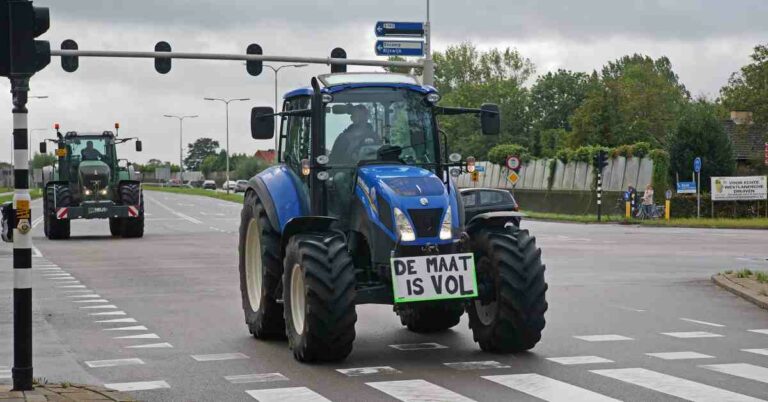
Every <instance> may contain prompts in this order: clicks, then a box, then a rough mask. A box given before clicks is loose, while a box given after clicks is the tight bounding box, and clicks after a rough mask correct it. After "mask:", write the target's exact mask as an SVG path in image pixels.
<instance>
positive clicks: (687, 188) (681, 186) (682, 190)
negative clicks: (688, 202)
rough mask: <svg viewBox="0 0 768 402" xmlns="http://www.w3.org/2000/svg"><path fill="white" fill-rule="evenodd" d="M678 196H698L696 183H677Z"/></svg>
mask: <svg viewBox="0 0 768 402" xmlns="http://www.w3.org/2000/svg"><path fill="white" fill-rule="evenodd" d="M677 193H678V194H696V182H695V181H679V182H677Z"/></svg>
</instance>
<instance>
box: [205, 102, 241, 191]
mask: <svg viewBox="0 0 768 402" xmlns="http://www.w3.org/2000/svg"><path fill="white" fill-rule="evenodd" d="M203 99H205V100H207V101H218V102H223V103H224V109H225V110H226V116H227V117H226V119H227V143H226V148H227V149H226V151H225V153H226V155H227V181H226V182H225V183H224V187H225V188H226V190H227V194H229V102H233V101H239V102H244V101H248V100H251V99H250V98H232V99H223V98H203Z"/></svg>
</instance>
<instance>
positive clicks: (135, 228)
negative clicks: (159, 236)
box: [110, 183, 144, 237]
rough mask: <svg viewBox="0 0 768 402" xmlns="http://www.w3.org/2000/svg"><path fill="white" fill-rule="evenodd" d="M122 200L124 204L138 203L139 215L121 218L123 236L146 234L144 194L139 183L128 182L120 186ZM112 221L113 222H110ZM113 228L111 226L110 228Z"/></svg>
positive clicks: (141, 235)
mask: <svg viewBox="0 0 768 402" xmlns="http://www.w3.org/2000/svg"><path fill="white" fill-rule="evenodd" d="M120 202H121V203H122V204H123V205H138V206H139V216H138V217H136V218H124V219H121V220H122V221H123V222H122V231H121V234H122V236H123V237H143V236H144V194H143V193H142V191H141V186H140V185H139V184H138V183H127V184H123V185H121V186H120ZM110 223H111V222H110ZM110 229H111V228H110Z"/></svg>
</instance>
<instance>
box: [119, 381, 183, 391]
mask: <svg viewBox="0 0 768 402" xmlns="http://www.w3.org/2000/svg"><path fill="white" fill-rule="evenodd" d="M104 387H106V388H110V389H114V390H115V391H120V392H129V391H148V390H152V389H165V388H171V386H170V385H168V383H167V382H165V381H162V380H160V381H138V382H120V383H112V384H104Z"/></svg>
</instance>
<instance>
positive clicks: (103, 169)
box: [77, 161, 110, 191]
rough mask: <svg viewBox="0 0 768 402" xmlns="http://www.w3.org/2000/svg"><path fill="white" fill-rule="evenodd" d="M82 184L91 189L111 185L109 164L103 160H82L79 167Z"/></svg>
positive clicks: (94, 189)
mask: <svg viewBox="0 0 768 402" xmlns="http://www.w3.org/2000/svg"><path fill="white" fill-rule="evenodd" d="M77 170H78V174H79V176H80V184H81V185H83V186H84V187H85V188H88V189H90V190H91V191H97V190H100V189H103V188H106V187H108V186H109V175H110V170H109V166H107V164H106V163H104V162H102V161H82V162H80V166H79V167H78V169H77Z"/></svg>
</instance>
